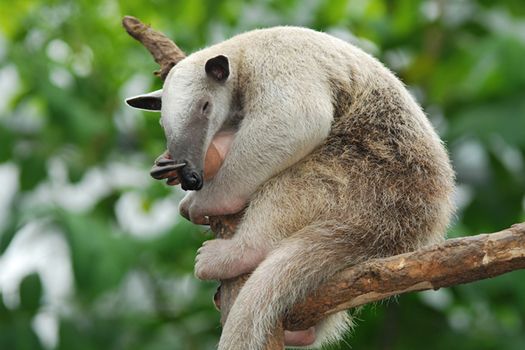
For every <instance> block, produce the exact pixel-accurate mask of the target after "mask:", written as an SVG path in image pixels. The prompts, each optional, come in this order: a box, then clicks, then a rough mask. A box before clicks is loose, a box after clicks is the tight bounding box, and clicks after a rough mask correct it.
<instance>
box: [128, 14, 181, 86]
mask: <svg viewBox="0 0 525 350" xmlns="http://www.w3.org/2000/svg"><path fill="white" fill-rule="evenodd" d="M122 25H123V26H124V28H125V29H126V31H127V32H128V34H129V35H131V36H132V37H133V38H135V39H136V40H138V41H140V42H141V43H142V45H144V46H145V47H146V48H147V49H148V51H149V52H150V53H151V55H152V56H153V58H154V59H155V62H157V63H158V64H159V66H160V70H158V71H156V72H155V75H157V76H158V77H159V78H160V79H162V80H165V79H166V77H167V76H168V73H169V71H170V69H171V68H173V66H174V65H176V64H177V63H178V62H179V61H181V60H182V59H184V57H186V54H185V53H184V51H182V50H181V49H180V48H179V47H178V46H177V45H175V43H174V42H173V41H171V40H170V39H169V38H168V37H167V36H165V35H164V34H162V33H161V32H158V31H156V30H154V29H151V28H150V27H149V26H147V25H145V24H144V23H142V22H141V21H139V20H138V19H137V18H135V17H132V16H126V17H124V18H123V19H122Z"/></svg>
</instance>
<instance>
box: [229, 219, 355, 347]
mask: <svg viewBox="0 0 525 350" xmlns="http://www.w3.org/2000/svg"><path fill="white" fill-rule="evenodd" d="M348 232H349V231H348V228H343V227H341V226H340V225H336V226H335V225H334V224H328V223H326V224H318V225H313V226H309V227H307V228H304V229H302V230H301V231H300V232H297V233H296V234H295V235H294V236H293V237H291V238H288V239H286V240H285V241H283V242H282V244H281V245H280V246H279V247H278V248H277V249H275V250H274V251H273V252H272V253H271V254H270V255H269V256H268V257H267V258H266V259H265V260H264V261H263V262H262V263H261V264H260V265H259V267H257V269H256V270H255V271H254V272H253V274H252V275H251V276H250V278H249V279H248V280H247V282H246V284H245V285H244V287H243V288H242V289H241V291H240V293H239V295H238V297H237V300H236V301H235V303H234V305H233V307H232V309H231V311H230V313H229V315H228V319H227V321H226V324H225V325H224V329H223V332H222V336H221V340H220V343H219V350H262V349H264V348H265V343H266V340H267V337H268V334H270V333H271V331H272V330H273V328H274V327H275V325H276V324H277V321H278V320H279V318H280V317H282V315H283V313H284V311H285V310H286V309H288V308H290V307H291V306H293V305H294V304H295V303H297V302H298V301H300V300H301V299H303V298H304V297H305V296H306V295H307V294H308V293H309V292H312V291H313V290H315V289H317V288H318V287H319V286H320V285H321V284H322V283H323V282H325V281H326V280H327V279H329V278H330V277H332V276H333V275H334V274H335V273H336V272H337V271H339V270H340V269H341V268H343V267H345V265H347V264H348V263H349V259H348V255H349V249H348V246H349V243H350V242H348V238H346V237H345V236H346V235H348V234H349V233H348ZM342 235H344V236H342ZM345 238H346V239H345ZM350 324H351V322H349V319H348V317H347V316H346V315H345V314H337V315H333V316H332V317H330V318H328V319H326V320H324V321H323V322H322V324H320V327H318V332H317V334H316V335H317V337H318V340H317V341H316V344H315V346H319V345H321V344H320V343H321V342H323V341H324V342H326V341H330V340H335V339H336V338H338V337H339V336H340V335H341V333H343V332H344V331H345V330H346V329H347V328H348V327H349V326H350Z"/></svg>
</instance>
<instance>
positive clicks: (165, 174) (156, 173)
mask: <svg viewBox="0 0 525 350" xmlns="http://www.w3.org/2000/svg"><path fill="white" fill-rule="evenodd" d="M184 165H186V163H179V164H171V165H164V166H159V165H154V166H153V167H152V168H151V170H150V172H149V174H150V175H151V177H152V178H154V179H156V180H163V179H166V178H172V177H174V176H173V174H171V173H173V172H175V171H176V170H178V169H180V168H182V167H183V166H184Z"/></svg>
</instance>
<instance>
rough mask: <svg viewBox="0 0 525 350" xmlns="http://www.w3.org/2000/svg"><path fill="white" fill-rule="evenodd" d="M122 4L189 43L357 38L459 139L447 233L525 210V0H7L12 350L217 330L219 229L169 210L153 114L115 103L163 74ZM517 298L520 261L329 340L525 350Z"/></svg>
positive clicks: (1, 258) (7, 293)
mask: <svg viewBox="0 0 525 350" xmlns="http://www.w3.org/2000/svg"><path fill="white" fill-rule="evenodd" d="M123 15H134V16H137V17H139V18H141V19H142V20H143V21H145V22H146V23H150V24H151V25H152V26H153V27H154V28H157V29H160V30H162V31H163V32H165V33H166V34H168V35H169V36H170V37H172V38H174V39H176V41H177V43H178V44H179V45H180V46H181V47H182V48H184V49H185V50H186V51H187V52H191V51H193V50H196V49H198V48H200V47H203V46H205V45H209V44H212V43H215V42H218V41H221V40H223V39H225V38H227V37H229V36H231V35H234V34H236V33H239V32H242V31H245V30H250V29H253V28H257V27H264V26H272V25H282V24H287V25H304V26H308V27H311V28H314V29H318V30H323V31H327V32H330V33H333V34H335V35H338V36H341V37H343V38H344V39H347V40H351V41H353V42H354V43H356V44H357V45H359V46H361V47H363V48H364V49H365V50H367V51H369V52H371V53H372V54H374V55H376V56H378V57H379V58H380V59H381V60H382V61H383V62H385V64H386V65H387V66H389V67H390V68H391V69H392V70H394V71H395V72H396V74H397V75H398V76H400V78H401V79H402V80H403V81H404V82H405V83H406V84H407V85H408V86H409V88H410V89H411V91H413V92H414V94H415V96H416V97H417V99H418V100H419V102H420V103H421V104H422V105H423V106H424V107H425V109H426V111H427V113H428V115H429V118H430V119H431V121H432V122H433V123H434V125H435V126H436V127H437V129H438V130H439V132H440V134H441V135H442V137H443V138H444V140H445V142H446V143H447V146H448V148H449V150H450V153H451V155H452V158H453V161H454V166H455V169H456V171H457V179H458V185H459V187H458V188H459V189H458V196H457V197H458V214H457V218H456V220H455V223H454V225H453V227H452V228H451V229H450V232H449V236H451V237H454V236H460V235H465V234H475V233H480V232H490V231H495V230H498V229H502V228H505V227H508V226H509V225H511V224H512V223H515V222H518V221H523V220H524V218H525V215H524V214H525V213H524V205H525V199H524V194H525V180H524V179H525V176H524V152H525V137H524V130H525V93H524V91H525V70H524V69H523V63H522V62H523V58H524V57H525V5H524V3H523V1H521V0H506V1H499V2H493V1H486V0H464V1H459V0H454V1H430V0H428V1H421V0H401V1H395V2H394V1H389V2H384V1H380V0H368V1H367V0H359V1H357V0H356V1H346V0H333V1H321V0H312V1H299V0H265V1H254V0H253V1H238V0H232V1H215V0H192V1H190V0H188V1H182V0H181V1H169V0H156V1H151V2H148V1H146V0H143V1H110V0H90V1H87V0H80V1H65V0H48V1H36V0H21V1H0V91H2V95H3V96H2V98H1V99H0V181H1V182H2V187H3V189H2V190H0V254H2V255H0V271H2V273H1V274H0V296H1V298H0V348H1V349H41V348H50V347H51V348H53V347H54V348H57V349H86V350H88V349H148V350H149V349H167V348H171V349H213V348H214V346H215V344H216V342H217V339H218V336H219V333H220V328H219V326H218V325H219V315H218V313H217V312H216V311H215V310H214V309H213V306H212V301H211V299H212V295H213V292H214V289H215V284H213V283H205V282H199V281H196V280H195V279H194V278H193V276H192V269H193V260H194V255H195V251H196V249H197V248H198V247H199V245H200V244H201V242H202V241H203V240H204V239H206V238H207V237H206V236H205V235H204V234H203V232H202V230H201V229H200V228H198V227H195V226H193V225H191V224H189V223H188V222H186V221H184V220H182V219H180V218H178V217H177V215H178V214H177V210H176V203H177V201H178V199H180V193H179V192H177V191H174V190H173V189H169V188H166V187H165V186H164V185H162V184H160V183H156V182H155V181H153V180H151V179H148V177H147V173H148V169H149V166H150V165H151V163H152V161H153V159H154V158H155V157H156V156H157V155H158V154H160V153H161V152H162V150H163V149H164V137H163V134H162V131H161V129H160V127H159V126H158V115H156V114H153V113H139V112H136V111H132V110H130V109H128V108H127V107H125V106H124V104H123V99H124V98H125V97H126V96H129V95H133V94H138V93H141V92H144V91H148V90H153V89H157V88H159V87H160V85H161V83H160V81H158V80H156V78H155V77H153V75H152V74H151V72H152V71H153V70H154V69H156V67H155V64H154V62H153V60H152V59H151V58H150V56H149V55H148V53H147V52H146V51H145V50H144V48H143V47H141V45H140V44H138V43H137V42H135V41H134V40H132V39H131V38H130V37H128V36H127V34H126V33H125V32H124V30H123V29H122V28H121V25H120V19H121V17H122V16H123ZM159 212H163V214H162V215H159V214H158V213H159ZM17 259H18V260H17ZM22 267H24V268H22ZM17 269H18V270H17ZM13 271H18V274H14V272H13ZM64 276H65V277H64ZM68 276H69V278H70V280H68ZM68 281H69V282H68ZM524 295H525V274H524V273H523V272H514V273H512V274H508V275H506V276H501V277H498V278H495V279H492V280H487V281H481V282H478V283H473V284H469V285H465V286H459V287H456V288H451V289H448V290H445V291H439V292H435V293H420V294H411V295H406V296H402V297H399V298H398V299H397V300H396V301H389V302H386V303H380V304H378V305H375V306H372V307H367V308H365V309H364V310H363V311H362V313H361V314H360V316H359V320H360V321H359V322H358V326H357V328H356V329H355V331H354V332H353V334H351V335H348V337H347V338H346V341H345V342H343V343H341V344H340V345H338V346H334V347H333V349H350V348H353V349H379V348H384V349H403V350H407V349H421V348H424V349H444V348H452V349H476V350H480V349H495V348H500V349H523V348H525V299H524V298H523V296H524ZM53 325H54V326H56V327H55V328H56V332H55V331H53V329H54V328H53V327H54V326H53ZM350 346H351V347H350Z"/></svg>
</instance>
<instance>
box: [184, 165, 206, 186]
mask: <svg viewBox="0 0 525 350" xmlns="http://www.w3.org/2000/svg"><path fill="white" fill-rule="evenodd" d="M185 170H186V169H182V178H181V186H182V189H183V190H185V191H198V190H200V189H201V188H202V185H203V184H204V181H203V178H202V174H199V173H198V172H196V171H195V170H189V171H185Z"/></svg>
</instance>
